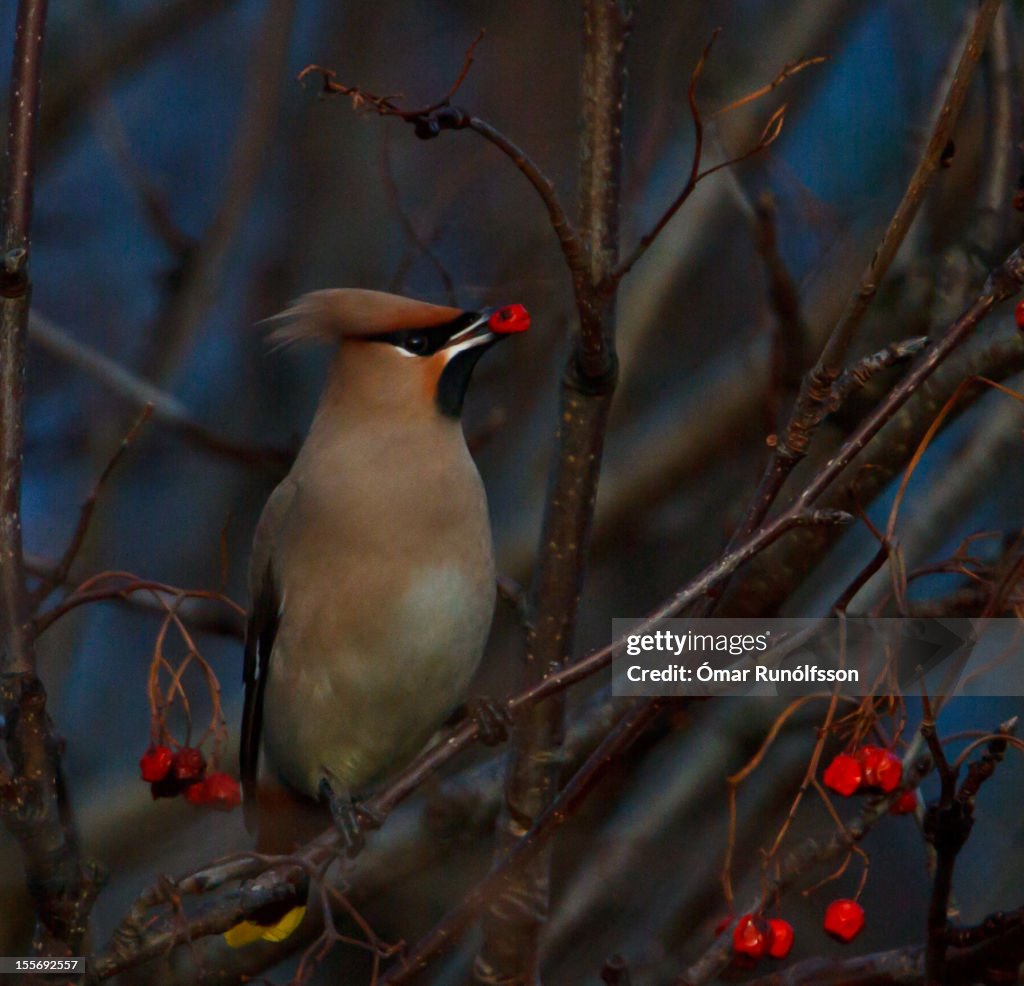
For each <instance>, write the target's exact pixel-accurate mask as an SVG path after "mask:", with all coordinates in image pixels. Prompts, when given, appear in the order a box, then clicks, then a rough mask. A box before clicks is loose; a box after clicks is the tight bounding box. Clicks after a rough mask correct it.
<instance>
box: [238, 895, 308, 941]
mask: <svg viewBox="0 0 1024 986" xmlns="http://www.w3.org/2000/svg"><path fill="white" fill-rule="evenodd" d="M305 916H306V907H305V905H302V906H300V907H293V908H292V909H291V910H290V911H289V912H288V913H287V914H285V915H284V917H282V918H281V920H280V921H277V922H275V923H274V924H256V923H255V922H254V921H241V922H239V923H238V924H236V925H235V926H234V927H233V928H229V929H228V930H227V931H225V932H224V941H226V942H227V943H228V945H230V946H231V947H232V948H242V947H244V946H245V945H251V944H252V943H253V942H254V941H284V940H285V939H286V938H287V937H288V936H289V935H290V934H291V933H292V932H293V931H294V930H295V929H296V928H297V927H298V926H299V925H300V924H302V919H303V918H304V917H305Z"/></svg>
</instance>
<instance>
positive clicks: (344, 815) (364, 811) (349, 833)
mask: <svg viewBox="0 0 1024 986" xmlns="http://www.w3.org/2000/svg"><path fill="white" fill-rule="evenodd" d="M320 796H321V797H322V798H323V799H324V801H326V802H327V807H328V808H329V809H330V812H331V821H332V822H334V827H335V828H336V829H337V830H338V833H339V834H340V835H341V838H342V842H343V843H344V845H345V855H346V856H348V857H349V859H353V858H354V857H356V856H358V855H359V854H360V853H361V852H362V851H363V848H364V847H365V846H366V833H367V831H372V830H374V829H379V828H380V827H381V825H383V824H384V816H383V815H381V814H380V813H379V812H375V811H373V810H372V809H370V808H368V807H367V806H366V805H364V804H360V803H359V802H358V801H357V800H356V799H355V798H353V797H352V796H351V795H350V794H348V793H347V792H346V791H345V789H344V787H343V785H342V784H341V783H340V782H339V781H338V779H337V778H336V777H334V776H333V775H332V774H330V772H327V773H326V776H324V777H323V778H322V779H321V781H320Z"/></svg>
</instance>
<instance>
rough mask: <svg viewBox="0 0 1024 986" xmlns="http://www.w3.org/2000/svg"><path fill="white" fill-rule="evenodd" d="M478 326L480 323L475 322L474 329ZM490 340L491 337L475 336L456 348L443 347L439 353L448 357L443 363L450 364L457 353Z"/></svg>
mask: <svg viewBox="0 0 1024 986" xmlns="http://www.w3.org/2000/svg"><path fill="white" fill-rule="evenodd" d="M479 325H480V323H479V322H477V325H476V326H474V327H478V326H479ZM459 335H460V336H461V335H463V333H462V332H460V333H459ZM492 338H493V337H492V336H476V337H474V338H472V339H466V340H465V342H460V343H459V344H458V345H457V346H451V345H448V346H445V348H444V349H442V350H441V352H442V353H444V354H445V356H447V357H448V358H447V359H446V360H445V363H450V362H451V361H452V360H453V359H455V357H456V356H458V355H459V353H461V352H464V351H465V350H467V349H472V348H473V347H474V346H480V345H482V344H483V343H485V342H490V341H491V339H492Z"/></svg>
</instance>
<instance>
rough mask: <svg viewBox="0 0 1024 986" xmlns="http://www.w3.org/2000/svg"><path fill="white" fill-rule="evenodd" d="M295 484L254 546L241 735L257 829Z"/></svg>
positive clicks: (249, 808)
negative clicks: (283, 549) (284, 542)
mask: <svg viewBox="0 0 1024 986" xmlns="http://www.w3.org/2000/svg"><path fill="white" fill-rule="evenodd" d="M295 489H296V487H295V482H294V481H293V480H292V479H291V477H286V478H285V479H284V480H283V481H282V482H281V483H280V484H279V485H278V487H277V489H275V490H274V492H273V493H271V494H270V498H269V499H268V500H267V505H266V506H265V507H264V508H263V513H262V515H261V516H260V520H259V523H258V524H257V525H256V534H255V535H254V537H253V542H252V560H251V562H250V565H249V597H250V599H251V600H252V610H251V612H250V613H249V622H248V624H247V625H246V630H245V664H244V668H243V673H242V679H243V681H244V682H245V705H244V707H243V711H242V735H241V741H240V743H239V759H240V764H239V766H240V768H241V777H242V791H243V793H244V794H245V821H246V825H247V826H248V827H249V828H250V829H253V828H254V826H255V823H256V806H257V803H256V784H257V779H258V775H259V765H260V734H261V732H262V730H263V696H264V693H265V691H266V687H267V675H268V674H269V672H270V655H271V653H272V652H273V650H274V638H275V637H276V636H277V625H278V622H279V620H280V613H281V605H280V595H279V593H280V589H279V586H278V584H277V576H276V575H275V573H274V552H275V548H276V545H277V540H278V535H279V532H280V529H281V527H282V525H283V523H284V520H285V517H286V515H287V513H288V509H289V507H290V506H291V503H292V499H293V498H294V496H295Z"/></svg>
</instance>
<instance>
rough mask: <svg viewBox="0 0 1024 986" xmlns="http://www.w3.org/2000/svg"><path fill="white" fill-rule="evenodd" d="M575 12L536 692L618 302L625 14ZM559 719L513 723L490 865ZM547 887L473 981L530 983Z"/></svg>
mask: <svg viewBox="0 0 1024 986" xmlns="http://www.w3.org/2000/svg"><path fill="white" fill-rule="evenodd" d="M583 10H584V15H583V39H584V42H583V44H584V49H583V83H582V85H583V136H582V144H581V147H580V167H581V171H580V206H579V230H580V236H581V242H582V245H583V249H584V251H585V257H586V264H587V266H586V268H585V270H584V271H582V272H579V271H577V270H574V269H572V266H571V263H570V273H571V274H572V276H573V280H574V285H575V289H576V303H577V313H578V317H579V329H578V332H577V334H576V337H575V340H574V344H573V349H572V352H571V354H570V357H569V363H568V366H567V367H566V371H565V375H564V377H563V382H562V394H561V407H560V411H561V414H560V422H559V431H558V453H557V459H556V461H555V463H554V467H553V468H554V475H553V477H552V482H551V486H550V487H549V491H548V498H547V502H546V505H545V515H544V522H543V525H542V531H541V538H540V550H539V558H538V563H537V568H536V571H535V573H534V577H533V581H532V584H531V588H530V600H529V611H530V614H531V616H532V619H530V621H529V624H530V629H529V632H528V636H527V656H526V666H525V669H524V676H523V683H524V685H531V684H535V683H537V682H540V681H542V680H543V678H544V677H545V676H546V675H549V674H551V673H552V672H555V671H557V670H558V669H560V668H562V667H563V666H564V665H565V663H566V662H567V661H568V660H569V657H570V655H571V654H572V647H573V639H574V635H575V629H576V618H577V612H578V609H579V601H580V593H581V591H582V588H583V581H584V573H585V567H586V561H587V553H588V549H589V544H590V532H591V528H592V526H593V518H594V504H595V502H596V498H597V485H598V479H599V475H600V468H601V458H602V452H603V449H604V437H605V431H606V428H607V422H608V412H609V409H610V407H611V399H612V393H613V390H614V386H615V373H616V365H617V360H616V355H615V340H614V334H615V306H616V300H617V299H616V292H615V291H614V290H612V291H611V292H607V291H605V290H604V289H603V285H604V283H605V281H606V279H607V278H608V276H609V275H610V273H611V271H613V270H614V269H615V265H616V264H617V262H618V242H619V194H620V187H619V185H620V182H619V178H620V172H621V166H622V134H621V130H622V109H623V102H624V99H625V50H626V43H627V40H628V37H629V31H630V17H631V11H630V5H629V4H628V3H626V4H625V5H623V4H622V3H620V0H588V2H587V3H586V4H584V8H583ZM552 219H553V221H554V217H552ZM557 231H558V230H557V228H556V232H557ZM569 259H570V258H569V257H568V255H567V260H569ZM580 273H582V275H583V276H582V279H581V278H580V276H579V275H580ZM563 718H564V703H563V700H562V698H561V696H558V697H557V698H553V699H551V700H549V701H547V702H542V703H539V704H537V705H535V706H533V707H532V708H531V709H530V710H529V712H528V713H527V714H526V715H524V716H521V717H520V718H519V721H518V723H517V726H518V729H517V731H516V735H515V748H514V750H513V754H512V758H511V762H510V765H509V770H508V777H507V780H506V791H505V797H506V811H505V813H504V814H503V817H502V822H501V827H500V829H499V839H498V846H497V850H496V857H497V859H499V860H500V859H501V858H503V857H504V856H505V854H506V853H508V852H509V851H510V850H511V847H512V846H513V845H515V844H517V840H518V839H519V838H520V837H521V835H522V833H523V831H524V830H525V829H526V828H528V827H529V826H530V825H531V824H532V823H533V822H534V821H535V820H536V819H537V818H538V817H539V816H540V814H541V812H542V811H543V810H544V808H545V807H546V806H547V805H548V804H549V802H550V801H551V799H552V797H553V796H554V793H555V790H556V786H557V781H558V767H557V757H556V756H555V751H556V750H557V748H558V746H559V745H560V743H561V734H562V729H563ZM548 883H549V860H548V858H547V856H546V855H543V856H541V857H540V858H537V859H536V860H535V861H534V862H532V863H531V864H529V865H526V866H523V867H522V868H520V869H518V870H517V871H516V872H515V873H514V874H513V875H512V877H511V878H510V879H509V881H508V882H507V884H503V885H501V887H500V893H499V895H498V897H497V899H495V900H494V901H492V902H491V905H492V906H491V907H490V909H489V911H488V914H487V917H486V919H485V921H484V945H483V947H482V949H481V951H480V953H479V955H478V956H477V959H476V962H475V964H474V976H475V980H476V982H478V983H481V984H489V983H498V982H508V981H517V982H519V981H522V982H532V981H534V980H536V978H537V976H538V972H537V963H538V952H539V936H540V929H541V927H542V925H543V923H544V922H545V921H546V920H547V911H548V898H549V891H548Z"/></svg>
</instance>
